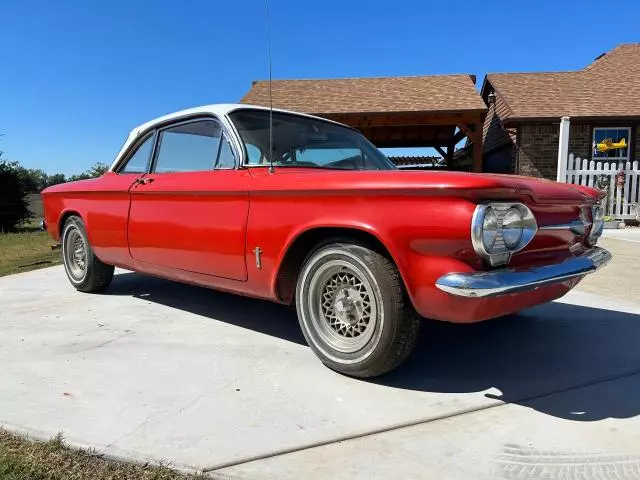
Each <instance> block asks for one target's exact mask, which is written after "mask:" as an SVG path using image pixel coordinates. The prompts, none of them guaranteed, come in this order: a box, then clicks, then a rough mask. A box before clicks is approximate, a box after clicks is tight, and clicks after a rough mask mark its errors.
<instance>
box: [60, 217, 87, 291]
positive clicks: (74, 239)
mask: <svg viewBox="0 0 640 480" xmlns="http://www.w3.org/2000/svg"><path fill="white" fill-rule="evenodd" d="M64 247H65V248H64V260H65V266H66V267H67V270H68V272H69V274H70V275H71V276H72V277H73V278H74V279H75V280H78V281H80V280H82V279H83V278H84V277H85V275H86V273H87V245H86V243H85V240H84V238H83V236H82V234H81V233H80V231H79V230H78V229H77V228H70V229H69V230H68V231H67V236H66V238H65V241H64Z"/></svg>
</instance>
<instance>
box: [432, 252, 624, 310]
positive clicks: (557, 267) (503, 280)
mask: <svg viewBox="0 0 640 480" xmlns="http://www.w3.org/2000/svg"><path fill="white" fill-rule="evenodd" d="M610 260H611V253H610V252H609V251H607V250H605V249H604V248H599V247H594V248H591V249H589V250H587V251H586V252H585V253H583V254H582V255H580V256H577V257H572V258H569V259H567V260H565V261H564V262H561V263H557V264H552V265H543V266H540V267H531V268H529V269H526V270H515V269H511V268H505V269H500V270H494V271H490V272H471V273H447V274H446V275H443V276H441V277H440V278H439V279H438V280H437V281H436V287H438V288H439V289H440V290H442V291H444V292H447V293H450V294H452V295H457V296H461V297H473V298H481V297H495V296H498V295H507V294H509V293H517V292H525V291H529V290H535V289H536V288H538V287H542V286H544V285H549V284H552V283H557V282H562V281H564V280H567V279H570V278H574V277H580V276H583V275H586V274H588V273H593V272H595V271H596V270H598V269H599V268H601V267H603V266H604V265H606V264H607V263H608V262H609V261H610Z"/></svg>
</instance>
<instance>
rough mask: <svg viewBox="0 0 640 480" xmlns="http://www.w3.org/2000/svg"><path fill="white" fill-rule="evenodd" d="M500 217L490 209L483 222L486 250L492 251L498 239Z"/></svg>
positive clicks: (483, 239) (483, 237) (483, 238)
mask: <svg viewBox="0 0 640 480" xmlns="http://www.w3.org/2000/svg"><path fill="white" fill-rule="evenodd" d="M498 229H499V225H498V216H497V215H496V212H494V211H493V209H491V208H489V209H488V210H487V212H486V213H485V215H484V220H483V221H482V243H483V244H484V248H485V249H486V250H491V249H492V248H493V246H494V245H495V243H496V240H497V239H498Z"/></svg>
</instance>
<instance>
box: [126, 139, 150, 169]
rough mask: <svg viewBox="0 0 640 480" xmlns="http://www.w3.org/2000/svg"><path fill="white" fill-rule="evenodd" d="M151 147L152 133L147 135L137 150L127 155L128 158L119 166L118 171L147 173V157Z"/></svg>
mask: <svg viewBox="0 0 640 480" xmlns="http://www.w3.org/2000/svg"><path fill="white" fill-rule="evenodd" d="M152 148H153V135H150V136H149V137H147V139H146V140H145V141H143V142H142V143H141V144H140V146H139V147H138V148H137V150H136V151H135V152H134V153H133V155H131V156H130V157H129V160H127V161H126V162H125V164H124V165H123V166H122V167H120V169H119V170H118V173H147V168H148V166H149V157H150V156H151V149H152Z"/></svg>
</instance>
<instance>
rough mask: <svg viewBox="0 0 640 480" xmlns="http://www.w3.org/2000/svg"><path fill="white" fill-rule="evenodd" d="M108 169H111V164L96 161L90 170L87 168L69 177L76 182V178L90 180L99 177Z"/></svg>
mask: <svg viewBox="0 0 640 480" xmlns="http://www.w3.org/2000/svg"><path fill="white" fill-rule="evenodd" d="M107 170H109V165H106V164H104V163H100V162H97V163H94V164H93V166H92V167H91V168H90V169H89V170H86V171H84V172H82V173H80V174H78V175H72V176H71V177H69V179H68V181H70V182H75V181H76V180H88V179H90V178H97V177H99V176H101V175H102V174H103V173H104V172H106V171H107Z"/></svg>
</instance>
